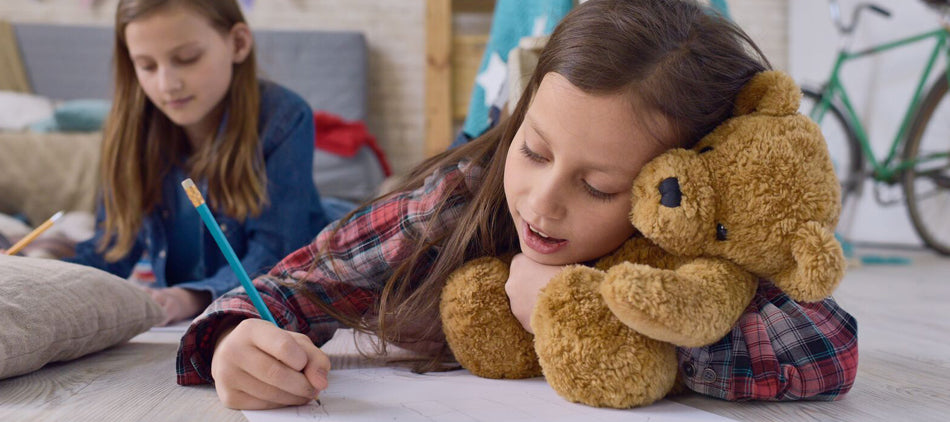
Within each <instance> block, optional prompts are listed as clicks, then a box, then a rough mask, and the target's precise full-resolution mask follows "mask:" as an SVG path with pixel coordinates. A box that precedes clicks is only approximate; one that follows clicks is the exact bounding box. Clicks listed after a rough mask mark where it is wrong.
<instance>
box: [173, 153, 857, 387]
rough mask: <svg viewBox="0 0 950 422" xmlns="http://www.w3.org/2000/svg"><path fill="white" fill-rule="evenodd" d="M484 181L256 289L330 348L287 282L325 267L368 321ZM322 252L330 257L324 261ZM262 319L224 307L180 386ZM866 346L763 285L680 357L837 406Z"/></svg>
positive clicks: (441, 185) (835, 317)
mask: <svg viewBox="0 0 950 422" xmlns="http://www.w3.org/2000/svg"><path fill="white" fill-rule="evenodd" d="M480 176H481V171H480V168H478V167H476V166H471V165H466V164H461V165H459V166H457V167H451V168H446V169H443V170H441V171H438V172H436V173H434V174H433V175H432V176H430V177H429V178H428V179H427V180H426V182H425V184H424V185H423V186H422V187H421V188H419V189H417V190H415V191H410V192H403V193H400V194H398V195H395V196H392V197H390V198H388V199H386V200H384V201H380V202H377V203H375V204H373V205H372V206H371V207H369V208H368V209H365V210H363V211H361V212H360V213H358V214H357V215H355V216H354V218H353V219H351V220H350V221H349V222H347V223H346V224H345V225H343V226H341V227H340V230H339V231H338V232H337V233H336V234H335V236H331V234H332V229H331V228H327V229H324V231H323V232H321V233H320V234H319V235H318V236H317V238H316V239H315V240H314V241H313V242H312V243H311V244H309V245H307V246H305V247H303V248H301V249H299V250H298V251H296V252H294V253H293V254H291V255H289V256H287V257H286V258H284V260H283V261H281V262H280V263H279V264H278V265H277V266H276V267H275V268H274V269H273V270H272V271H271V272H270V273H269V274H267V275H264V276H261V277H258V278H257V279H256V280H254V285H255V286H256V287H257V289H258V290H259V291H260V293H261V296H262V297H263V298H264V301H265V302H266V303H267V306H268V308H270V310H271V312H272V313H273V314H274V318H275V319H277V322H278V323H279V324H280V326H281V327H283V328H285V329H287V330H291V331H296V332H300V333H304V334H306V335H307V336H309V337H310V338H311V339H312V340H313V342H314V344H317V345H322V344H324V343H326V342H327V341H329V340H330V338H331V337H332V336H333V333H334V332H335V331H336V330H337V329H338V328H342V325H341V324H340V323H339V322H337V321H336V320H334V319H333V318H331V317H329V316H328V315H326V314H325V313H323V312H322V311H320V310H319V308H317V307H316V306H315V305H313V303H311V302H310V301H309V300H307V299H306V297H305V296H303V295H302V294H300V293H299V292H296V291H294V290H293V289H291V288H289V287H287V286H286V285H284V284H282V283H281V282H280V281H281V280H282V279H283V280H288V279H290V278H292V276H294V275H295V273H297V272H299V271H307V270H308V269H309V268H310V266H311V264H313V263H314V262H315V261H316V264H317V266H316V269H315V270H314V271H313V272H312V273H310V274H309V276H308V278H307V279H306V280H305V281H307V282H308V283H307V288H308V289H309V290H310V292H311V293H313V294H315V295H317V297H320V298H322V299H323V300H324V301H325V302H326V303H328V304H330V305H331V306H332V307H334V308H335V309H338V310H341V311H343V312H345V313H347V314H350V315H365V314H367V313H368V312H370V311H371V307H372V306H373V304H374V301H375V299H376V295H377V294H378V292H379V291H380V290H381V289H382V286H383V283H385V281H386V279H387V278H388V277H389V275H391V273H392V270H393V264H394V263H396V262H398V261H399V260H401V259H403V258H404V257H406V256H407V255H408V254H409V253H410V252H411V251H412V250H413V248H415V247H416V246H417V243H416V242H414V241H410V240H409V239H418V238H419V237H420V236H419V235H421V234H424V236H423V237H429V238H435V237H439V236H440V235H441V234H442V233H444V232H446V231H448V230H451V228H452V227H453V226H454V224H455V222H456V221H457V219H458V216H459V214H460V212H461V211H462V208H463V207H464V206H465V204H466V203H467V198H468V196H469V193H470V191H471V189H474V188H475V187H477V186H478V183H479V182H480ZM460 180H462V181H464V183H457V182H458V181H460ZM453 186H454V188H453ZM443 202H444V203H445V206H444V207H443V209H442V212H441V213H435V212H434V210H435V209H436V208H437V205H438V204H441V203H443ZM319 245H324V247H325V248H326V249H327V250H326V253H323V254H320V253H319V252H318V249H319ZM257 317H258V313H257V311H256V310H255V309H254V306H253V305H252V304H251V302H250V300H249V299H248V297H247V295H246V294H245V293H244V291H243V289H242V288H237V289H235V290H232V291H231V292H229V293H227V294H225V295H224V296H222V297H220V298H219V299H218V300H216V301H214V302H213V303H212V304H211V306H209V307H208V309H207V310H205V312H204V314H202V315H201V316H200V317H199V318H197V319H196V320H195V321H194V322H193V323H192V324H191V326H190V327H189V329H188V332H187V333H185V336H184V337H183V338H182V340H181V347H180V348H179V351H178V360H177V373H178V383H179V384H182V385H190V384H200V383H204V382H213V381H212V379H211V375H210V369H211V354H212V352H213V351H214V344H215V340H216V339H217V333H218V329H219V328H221V327H222V323H224V322H225V321H228V324H227V325H228V326H230V325H231V324H233V321H234V320H236V319H244V318H257ZM857 347H858V343H857V324H856V322H855V320H854V318H853V317H852V316H851V315H849V314H848V313H846V312H845V311H844V310H842V309H841V308H840V307H838V305H837V304H836V303H835V302H834V300H832V299H830V298H829V299H826V300H824V301H822V302H818V303H813V304H800V303H796V302H795V301H793V300H791V299H789V298H788V296H786V295H785V294H784V293H782V292H781V291H780V290H778V289H777V288H775V286H773V285H772V284H771V283H768V282H762V283H761V284H760V286H759V290H758V292H757V294H756V297H755V299H754V300H753V302H752V304H750V305H749V307H748V309H746V312H745V314H743V315H742V317H741V318H740V320H739V322H738V323H737V324H736V326H735V327H734V328H733V330H732V332H731V333H730V334H729V335H727V336H726V337H725V338H723V339H722V340H720V341H719V342H717V343H715V344H712V345H709V346H705V347H698V348H688V349H687V348H680V349H679V360H680V373H681V375H682V377H683V379H684V380H685V382H686V385H687V386H688V387H689V388H691V389H692V390H694V391H697V392H699V393H702V394H706V395H710V396H713V397H718V398H722V399H726V400H799V399H818V400H834V399H835V398H837V397H839V396H841V395H842V394H844V393H846V392H847V391H848V390H849V389H850V388H851V386H852V384H853V382H854V377H855V373H856V371H857V363H858V353H857Z"/></svg>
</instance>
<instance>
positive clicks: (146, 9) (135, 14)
mask: <svg viewBox="0 0 950 422" xmlns="http://www.w3.org/2000/svg"><path fill="white" fill-rule="evenodd" d="M169 7H188V8H191V9H192V10H194V11H197V12H198V13H199V14H201V15H202V16H204V17H206V18H207V19H208V20H209V22H211V24H212V25H213V26H214V27H215V28H216V29H218V30H219V31H221V32H222V33H226V32H227V31H230V30H231V28H232V27H234V25H235V24H237V23H244V22H245V19H244V15H243V14H242V13H241V9H240V7H239V6H238V4H237V2H236V0H202V1H191V0H122V1H120V2H119V5H118V7H117V9H116V14H115V48H114V52H115V55H114V57H113V60H112V64H113V79H114V80H115V86H114V91H115V92H114V95H113V101H112V109H111V111H110V113H109V118H108V120H107V121H106V125H105V136H104V139H103V143H102V159H101V163H100V168H99V170H100V174H101V178H102V181H101V189H102V192H101V194H102V197H103V202H104V208H105V215H106V218H105V222H104V227H103V229H104V230H105V236H103V238H102V242H101V243H100V244H99V245H98V246H99V251H100V252H102V251H105V252H106V254H105V257H106V259H107V260H109V261H116V260H118V259H121V258H122V257H123V256H125V255H126V254H128V253H129V250H130V249H131V247H132V243H133V242H134V241H135V238H136V236H137V234H138V231H139V230H140V229H141V226H142V221H143V216H144V215H146V214H148V213H149V212H151V211H153V210H154V208H155V207H156V206H157V205H158V204H159V203H160V202H161V201H162V181H163V179H164V178H165V176H166V175H167V174H168V173H169V171H170V170H171V168H172V166H173V165H184V166H185V167H186V168H188V169H189V176H191V177H193V178H195V179H197V180H204V181H207V183H208V197H209V198H208V199H209V202H210V204H211V206H213V207H215V208H218V209H221V210H223V211H224V212H225V213H226V214H228V215H230V216H232V217H235V218H237V219H239V220H243V219H244V218H246V217H248V216H249V215H256V214H259V213H260V212H261V209H262V208H263V206H264V204H265V202H266V200H267V197H266V193H267V191H266V189H265V186H266V183H267V181H266V175H265V174H264V172H263V171H262V168H263V163H262V161H263V159H262V158H261V153H260V151H259V149H260V148H259V140H258V135H257V119H258V109H259V107H260V92H259V91H258V82H257V63H256V60H255V58H254V50H253V47H252V50H251V52H250V53H249V54H248V55H247V58H245V60H243V61H242V62H241V63H236V64H234V73H233V76H232V79H231V86H230V88H229V90H228V93H227V94H226V95H225V99H224V100H223V101H225V102H226V104H227V105H226V108H225V113H227V115H228V116H229V117H228V119H227V125H226V127H225V128H224V133H223V134H222V138H221V142H203V143H201V146H200V147H199V148H198V149H197V150H195V151H192V148H191V146H190V145H189V143H188V140H187V138H186V136H185V133H184V130H183V129H182V128H181V127H179V126H178V125H176V124H174V123H173V122H172V121H171V120H169V118H168V117H167V116H165V115H164V114H163V113H162V112H161V111H160V110H158V108H156V107H155V105H153V104H152V103H151V102H150V101H149V100H148V98H147V97H146V96H145V91H143V90H142V87H141V85H139V82H138V79H137V78H136V76H135V68H134V66H133V64H132V60H131V58H130V57H129V47H128V44H127V43H126V39H125V28H126V26H128V25H129V23H131V22H133V21H135V20H136V19H140V18H143V17H145V16H147V15H150V14H152V13H155V12H157V11H159V10H164V9H166V8H169ZM209 141H210V140H209Z"/></svg>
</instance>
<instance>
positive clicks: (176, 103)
mask: <svg viewBox="0 0 950 422" xmlns="http://www.w3.org/2000/svg"><path fill="white" fill-rule="evenodd" d="M192 98H193V97H185V98H181V99H178V100H172V101H168V102H166V103H165V104H167V105H168V106H169V107H172V108H181V107H184V106H185V104H188V102H189V101H191V99H192Z"/></svg>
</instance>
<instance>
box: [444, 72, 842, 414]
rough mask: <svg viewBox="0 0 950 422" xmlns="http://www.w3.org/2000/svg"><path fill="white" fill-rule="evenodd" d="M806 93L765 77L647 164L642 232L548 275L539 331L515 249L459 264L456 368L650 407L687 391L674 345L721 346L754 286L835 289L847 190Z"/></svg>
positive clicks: (450, 309)
mask: <svg viewBox="0 0 950 422" xmlns="http://www.w3.org/2000/svg"><path fill="white" fill-rule="evenodd" d="M800 98H801V94H800V90H799V88H798V86H797V85H796V84H795V83H794V81H793V80H792V79H791V78H790V77H789V76H788V75H786V74H784V73H781V72H777V71H766V72H762V73H760V74H757V75H755V76H754V77H753V78H752V79H751V80H750V81H749V82H748V83H747V84H746V85H745V86H744V87H743V88H742V89H741V90H740V93H739V94H738V95H737V97H736V101H735V107H734V113H733V117H731V118H730V119H728V120H726V121H725V122H723V123H722V124H720V125H719V126H718V127H717V128H715V129H714V130H713V131H712V132H710V133H709V134H708V135H706V136H705V137H703V138H702V139H701V140H700V141H699V142H698V143H697V144H696V145H695V147H693V148H691V149H682V148H681V149H674V150H670V151H667V152H666V153H664V154H661V155H660V156H658V157H656V158H655V159H653V160H651V161H650V162H649V163H647V164H646V165H645V166H644V167H643V169H642V170H641V172H640V174H639V175H638V176H637V177H636V179H635V180H634V183H633V187H632V189H633V195H632V204H631V205H632V207H631V212H630V222H631V223H632V224H633V226H634V228H635V229H636V231H637V233H636V234H635V235H634V236H633V237H632V238H630V239H629V240H627V241H626V242H625V243H624V244H623V245H622V246H621V247H619V248H618V249H617V250H616V251H615V252H613V253H612V254H610V255H608V256H606V257H604V258H601V259H599V260H598V261H597V262H596V263H595V264H594V265H593V266H585V265H572V266H568V267H565V269H563V270H561V271H560V272H559V273H558V274H557V275H556V276H555V277H553V278H552V279H551V281H550V282H549V283H548V284H547V285H546V286H545V287H544V288H543V289H542V290H541V292H540V293H539V297H538V301H537V304H536V305H535V309H534V311H533V314H532V317H531V328H532V330H533V331H534V334H533V335H532V334H530V333H529V332H527V331H525V330H524V329H523V327H522V326H521V324H520V323H519V322H518V320H517V319H516V318H515V317H514V315H512V313H511V311H510V307H509V303H508V298H507V295H506V293H505V282H506V280H507V279H508V266H509V263H510V258H505V257H483V258H479V259H476V260H473V261H470V262H468V263H466V264H465V265H464V266H463V267H462V268H460V269H458V270H456V271H455V272H453V273H452V274H451V275H450V276H449V278H448V280H447V281H446V285H445V287H444V288H443V291H442V297H441V302H440V312H441V317H442V324H443V331H444V333H445V335H446V339H447V341H448V343H449V346H450V348H451V350H452V352H453V354H454V355H455V358H456V359H457V360H458V362H459V364H461V366H462V367H464V368H466V369H468V370H469V371H471V372H472V373H473V374H475V375H477V376H481V377H487V378H528V377H535V376H540V375H543V376H544V377H545V378H546V381H547V382H548V384H549V385H551V387H552V388H553V389H554V390H555V391H556V392H557V393H558V394H559V395H561V396H562V397H563V398H565V399H567V400H569V401H572V402H578V403H583V404H586V405H590V406H597V407H614V408H628V407H636V406H645V405H648V404H650V403H653V402H654V401H656V400H659V399H661V398H663V397H664V396H666V395H667V394H668V393H670V392H671V390H673V389H674V387H676V386H677V385H676V379H677V372H678V365H677V359H676V351H675V347H677V346H682V347H698V346H702V345H707V344H711V343H714V342H716V341H717V340H719V339H721V338H722V337H723V336H724V335H726V334H727V333H728V332H729V331H730V330H731V328H732V327H733V325H734V324H735V323H736V321H737V320H738V318H739V316H740V315H741V314H742V312H743V310H744V309H745V308H746V307H747V306H748V304H749V302H750V301H751V300H752V298H753V296H754V294H755V291H756V289H757V286H758V284H759V282H760V280H767V281H769V282H772V283H774V284H775V285H776V286H777V287H779V288H781V289H782V290H783V291H784V292H786V293H787V294H788V295H789V296H790V297H791V298H793V299H795V300H797V301H805V302H812V301H818V300H821V299H823V298H825V297H827V296H829V295H830V294H831V293H832V291H833V290H834V289H835V287H836V286H837V284H838V283H839V282H840V280H841V278H842V277H843V275H844V269H845V258H844V255H843V253H842V250H841V245H840V244H839V243H838V241H837V240H836V239H835V237H834V228H835V226H836V225H837V220H838V216H839V213H840V187H839V185H838V181H837V178H836V177H835V174H834V169H833V167H832V163H831V159H830V157H829V154H828V149H827V146H826V144H825V141H824V138H823V137H822V135H821V131H820V129H819V128H818V126H817V125H816V124H815V123H814V122H812V121H811V120H810V119H808V118H807V117H805V116H803V115H801V114H799V113H798V105H799V100H800Z"/></svg>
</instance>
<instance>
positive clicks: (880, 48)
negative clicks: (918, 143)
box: [810, 28, 950, 183]
mask: <svg viewBox="0 0 950 422" xmlns="http://www.w3.org/2000/svg"><path fill="white" fill-rule="evenodd" d="M948 35H950V32H948V29H947V28H940V29H936V30H933V31H930V32H926V33H922V34H918V35H914V36H909V37H906V38H901V39H898V40H895V41H891V42H887V43H882V44H878V45H874V46H871V47H869V48H866V49H864V50H860V51H857V52H850V51H847V50H845V49H842V50H840V51H839V52H838V56H837V58H836V59H835V64H834V67H833V68H832V70H831V77H830V78H828V82H827V84H826V85H825V86H823V87H821V101H820V103H818V104H816V105H815V108H814V109H812V111H811V113H810V117H811V118H812V120H814V121H815V122H817V123H818V124H821V120H822V119H823V118H824V115H825V113H826V112H827V111H828V109H829V107H830V104H831V101H833V99H835V98H838V99H840V101H841V104H842V105H843V106H844V110H843V111H844V112H845V114H846V118H848V119H849V120H850V121H851V123H852V125H853V127H854V132H855V135H856V136H857V137H858V141H859V142H860V143H861V150H862V152H863V154H864V156H865V158H866V159H867V160H868V162H870V163H871V167H872V168H873V172H872V176H873V178H874V179H875V180H877V181H882V182H887V183H895V182H897V180H898V179H899V175H900V173H901V172H902V171H904V170H906V169H907V168H910V167H913V166H915V165H916V164H917V163H918V162H921V161H929V160H931V159H938V158H946V156H947V154H946V153H944V154H939V156H931V157H927V158H926V159H925V160H904V161H902V160H896V159H897V154H898V149H899V147H900V145H901V144H902V142H901V141H902V140H903V139H904V137H905V136H906V135H907V130H908V126H909V125H910V121H911V119H912V118H913V116H914V113H915V112H916V111H917V108H918V106H919V105H920V101H921V95H922V93H923V91H924V85H925V84H926V83H927V80H928V79H929V78H930V74H931V72H932V71H933V67H934V63H935V62H936V61H937V55H938V54H939V52H940V51H941V50H944V47H945V46H946V45H947V37H948ZM931 38H935V39H936V40H937V43H936V45H934V48H933V50H932V51H931V53H930V57H929V59H928V60H927V65H926V66H925V67H924V71H923V74H922V75H921V76H920V80H919V81H918V82H917V88H916V89H915V90H914V96H913V97H912V98H911V101H910V104H909V105H908V107H907V110H906V111H905V112H904V117H903V119H902V120H901V124H900V127H899V128H898V131H897V134H895V135H894V139H893V140H892V141H891V146H890V150H889V151H888V152H887V156H886V157H885V158H884V160H883V161H878V159H877V157H875V155H874V152H873V151H872V150H871V143H870V140H869V139H868V135H867V131H866V130H865V127H864V124H863V123H861V120H860V119H858V115H857V113H856V112H855V111H854V107H853V106H852V104H851V100H850V98H849V97H848V93H847V90H846V89H845V87H844V85H843V84H842V83H841V78H840V71H841V67H842V66H843V65H844V63H846V62H848V61H851V60H855V59H859V58H862V57H866V56H870V55H873V54H878V53H881V52H884V51H888V50H892V49H895V48H899V47H902V46H905V45H909V44H914V43H917V42H920V41H924V40H927V39H931ZM945 53H946V54H947V58H948V59H950V49H946V51H945ZM947 75H948V80H950V72H948V73H947ZM895 160H896V164H895Z"/></svg>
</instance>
